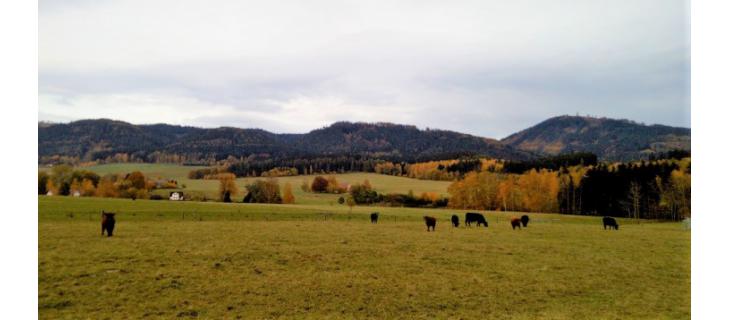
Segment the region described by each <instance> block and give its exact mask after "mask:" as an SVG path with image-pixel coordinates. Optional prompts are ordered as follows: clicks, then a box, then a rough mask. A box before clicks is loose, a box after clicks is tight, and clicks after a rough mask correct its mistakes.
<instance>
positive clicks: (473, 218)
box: [464, 212, 489, 228]
mask: <svg viewBox="0 0 730 320" xmlns="http://www.w3.org/2000/svg"><path fill="white" fill-rule="evenodd" d="M464 222H465V223H466V225H467V226H471V223H472V222H476V223H477V227H478V226H479V225H480V224H484V227H485V228H486V227H489V224H487V219H484V216H483V215H482V214H481V213H474V212H467V213H466V219H464Z"/></svg>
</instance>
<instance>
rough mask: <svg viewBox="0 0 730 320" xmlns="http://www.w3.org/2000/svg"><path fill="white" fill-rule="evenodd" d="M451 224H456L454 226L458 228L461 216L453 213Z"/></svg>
mask: <svg viewBox="0 0 730 320" xmlns="http://www.w3.org/2000/svg"><path fill="white" fill-rule="evenodd" d="M451 224H452V225H453V226H454V228H458V227H459V216H457V215H452V216H451Z"/></svg>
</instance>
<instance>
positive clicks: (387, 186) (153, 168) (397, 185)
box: [83, 163, 449, 204]
mask: <svg viewBox="0 0 730 320" xmlns="http://www.w3.org/2000/svg"><path fill="white" fill-rule="evenodd" d="M197 168H202V167H193V166H181V165H171V164H141V163H122V164H105V165H98V166H90V167H84V168H83V169H86V170H91V171H94V172H96V173H98V174H99V175H105V174H109V173H129V172H132V171H135V170H138V171H141V172H142V173H144V174H145V175H146V176H148V177H152V178H156V177H160V178H168V179H175V180H177V181H178V185H180V186H182V185H185V188H184V189H176V190H181V191H183V192H199V193H203V194H205V195H206V196H207V197H208V198H209V199H217V194H218V185H219V182H218V181H217V180H192V179H188V178H187V175H188V172H190V171H191V170H194V169H197ZM325 176H327V175H325ZM335 176H336V177H337V181H338V182H340V183H362V182H363V180H365V179H368V180H369V181H370V183H371V184H372V185H373V187H374V189H375V190H376V191H378V192H380V193H391V192H400V193H407V192H408V190H413V192H414V194H416V195H420V194H421V193H423V192H435V193H437V194H440V195H447V193H446V188H448V186H449V182H448V181H431V180H417V179H409V178H404V177H395V176H388V175H382V174H375V173H344V174H336V175H335ZM314 177H315V176H314V175H308V176H294V177H279V178H276V179H277V180H278V181H279V184H280V185H281V186H284V184H285V183H290V184H291V186H292V191H293V193H294V197H295V198H296V203H298V204H334V203H336V202H337V199H338V198H339V197H340V196H339V195H334V194H316V193H309V192H304V191H302V190H301V188H300V186H301V184H302V182H303V181H308V182H309V183H311V182H312V180H313V179H314ZM255 179H257V178H239V179H236V184H237V185H238V189H239V190H240V191H241V193H240V194H239V195H237V196H235V197H233V200H234V201H240V200H241V199H242V198H243V196H244V193H245V186H246V184H248V183H251V182H252V181H253V180H255ZM259 179H260V178H259ZM170 191H172V190H158V191H157V193H159V194H167V193H168V192H170Z"/></svg>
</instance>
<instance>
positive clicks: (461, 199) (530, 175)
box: [448, 169, 559, 212]
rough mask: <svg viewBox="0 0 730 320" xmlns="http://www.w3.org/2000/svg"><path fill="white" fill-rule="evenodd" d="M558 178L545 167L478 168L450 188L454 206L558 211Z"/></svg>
mask: <svg viewBox="0 0 730 320" xmlns="http://www.w3.org/2000/svg"><path fill="white" fill-rule="evenodd" d="M558 188H559V184H558V178H557V174H556V173H555V172H552V171H549V170H546V169H542V170H540V171H538V170H535V169H533V170H530V171H528V172H526V173H525V174H521V175H516V174H504V173H497V172H490V171H479V172H477V171H474V172H471V173H469V174H467V175H466V176H465V177H464V178H463V179H461V180H458V181H455V182H454V183H452V184H451V185H450V186H449V188H448V192H449V195H450V197H449V202H448V205H449V207H450V208H458V209H478V210H505V211H526V212H557V209H558V201H557V194H558Z"/></svg>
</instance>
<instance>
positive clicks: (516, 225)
mask: <svg viewBox="0 0 730 320" xmlns="http://www.w3.org/2000/svg"><path fill="white" fill-rule="evenodd" d="M521 222H522V221H520V218H517V217H514V218H512V219H510V220H509V223H510V225H512V230H514V229H515V228H520V230H522V227H520V223H521Z"/></svg>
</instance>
